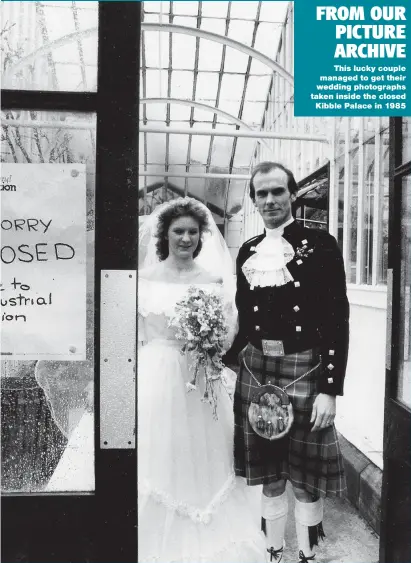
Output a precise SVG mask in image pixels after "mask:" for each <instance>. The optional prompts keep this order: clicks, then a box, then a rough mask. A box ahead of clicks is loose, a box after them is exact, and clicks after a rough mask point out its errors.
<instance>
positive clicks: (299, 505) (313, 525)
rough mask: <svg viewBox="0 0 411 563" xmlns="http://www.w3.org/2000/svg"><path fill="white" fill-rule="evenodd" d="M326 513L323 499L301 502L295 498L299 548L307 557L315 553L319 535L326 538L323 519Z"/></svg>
mask: <svg viewBox="0 0 411 563" xmlns="http://www.w3.org/2000/svg"><path fill="white" fill-rule="evenodd" d="M323 513H324V504H323V500H322V499H321V498H320V499H318V500H317V501H315V502H300V501H299V500H297V499H295V528H296V532H297V542H298V549H299V551H302V552H303V553H304V555H305V556H306V557H311V556H312V555H314V552H313V547H314V545H318V537H321V538H322V539H323V538H324V532H323V529H322V519H323Z"/></svg>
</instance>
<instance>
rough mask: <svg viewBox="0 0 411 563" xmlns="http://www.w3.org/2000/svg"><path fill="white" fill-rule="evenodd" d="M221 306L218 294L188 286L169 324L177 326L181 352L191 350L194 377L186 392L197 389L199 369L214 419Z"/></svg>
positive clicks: (219, 370)
mask: <svg viewBox="0 0 411 563" xmlns="http://www.w3.org/2000/svg"><path fill="white" fill-rule="evenodd" d="M223 309H224V305H223V301H222V299H221V298H220V297H219V295H217V294H215V293H211V292H208V291H204V290H203V289H200V288H198V287H194V286H191V287H190V288H189V289H188V292H187V294H186V296H185V297H184V298H183V299H182V300H181V301H179V302H178V303H177V305H176V310H175V316H174V317H173V318H172V319H171V321H170V325H171V326H174V327H176V328H177V332H176V338H177V339H178V340H182V341H183V342H184V344H183V346H182V348H181V353H182V354H185V353H187V352H189V353H190V355H191V358H192V360H193V362H192V366H191V367H192V369H193V373H194V375H193V379H192V381H190V382H189V383H187V389H188V391H190V390H193V389H196V388H197V378H198V375H199V371H200V368H202V370H203V373H204V378H205V390H204V395H203V401H206V402H209V403H210V404H211V406H212V408H213V415H214V417H215V418H217V396H216V385H217V383H218V382H219V381H221V373H222V370H223V368H224V364H223V363H222V360H221V358H222V354H223V344H224V340H225V338H226V336H227V332H228V329H227V326H226V323H225V319H224V311H223Z"/></svg>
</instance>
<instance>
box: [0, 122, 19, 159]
mask: <svg viewBox="0 0 411 563" xmlns="http://www.w3.org/2000/svg"><path fill="white" fill-rule="evenodd" d="M2 129H3V131H4V139H3V137H2V139H1V140H2V141H3V140H6V141H7V144H8V145H9V147H10V151H11V154H12V155H13V160H14V162H18V158H17V155H16V151H15V150H14V146H13V143H12V141H11V139H10V135H9V128H8V126H7V125H2Z"/></svg>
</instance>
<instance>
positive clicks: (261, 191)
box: [253, 168, 295, 229]
mask: <svg viewBox="0 0 411 563" xmlns="http://www.w3.org/2000/svg"><path fill="white" fill-rule="evenodd" d="M253 183H254V188H255V200H254V204H255V206H256V208H257V209H258V212H259V213H260V215H261V217H262V218H263V221H264V225H265V226H266V227H267V228H268V229H275V228H276V227H280V226H281V225H282V224H283V223H285V222H286V221H288V219H290V218H291V204H292V202H293V201H294V200H295V196H294V195H292V194H291V193H290V191H289V189H288V176H287V174H286V173H285V172H284V170H281V168H273V169H272V170H270V171H269V172H267V173H265V174H262V173H261V172H258V173H257V174H256V175H255V176H254V180H253Z"/></svg>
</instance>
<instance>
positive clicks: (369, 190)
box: [361, 137, 376, 285]
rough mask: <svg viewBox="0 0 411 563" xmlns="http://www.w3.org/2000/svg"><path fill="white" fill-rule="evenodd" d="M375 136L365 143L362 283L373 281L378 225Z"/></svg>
mask: <svg viewBox="0 0 411 563" xmlns="http://www.w3.org/2000/svg"><path fill="white" fill-rule="evenodd" d="M374 171H375V137H372V138H371V139H369V141H368V142H366V143H365V144H364V250H363V253H364V265H363V271H362V272H361V283H364V284H368V285H370V284H371V283H372V248H373V237H374V232H375V228H376V226H375V225H374V192H375V174H374Z"/></svg>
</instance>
